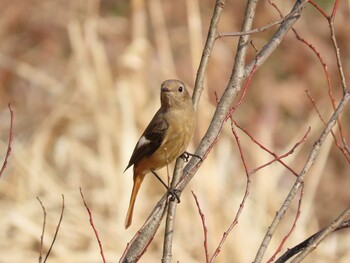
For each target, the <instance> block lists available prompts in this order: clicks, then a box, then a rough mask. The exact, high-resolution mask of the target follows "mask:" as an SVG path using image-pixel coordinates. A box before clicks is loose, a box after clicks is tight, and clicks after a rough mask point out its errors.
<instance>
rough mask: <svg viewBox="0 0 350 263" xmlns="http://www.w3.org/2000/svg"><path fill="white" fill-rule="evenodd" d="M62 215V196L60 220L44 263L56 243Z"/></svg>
mask: <svg viewBox="0 0 350 263" xmlns="http://www.w3.org/2000/svg"><path fill="white" fill-rule="evenodd" d="M63 213H64V195H63V194H62V210H61V216H60V219H59V221H58V224H57V227H56V232H55V235H54V236H53V239H52V242H51V245H50V248H49V250H48V251H47V254H46V257H45V259H44V263H45V262H46V260H47V259H48V257H49V255H50V253H51V250H52V248H53V245H54V244H55V242H56V239H57V235H58V231H59V229H60V226H61V223H62V219H63Z"/></svg>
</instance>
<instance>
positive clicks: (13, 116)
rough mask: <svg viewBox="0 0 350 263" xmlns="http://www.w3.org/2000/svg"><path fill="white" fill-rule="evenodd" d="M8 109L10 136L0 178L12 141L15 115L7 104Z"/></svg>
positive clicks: (9, 153) (10, 150) (0, 174)
mask: <svg viewBox="0 0 350 263" xmlns="http://www.w3.org/2000/svg"><path fill="white" fill-rule="evenodd" d="M8 108H9V110H10V134H9V140H8V145H7V151H6V155H5V160H4V162H3V164H2V167H1V170H0V178H1V176H2V173H3V172H4V170H5V168H6V166H7V160H8V158H9V156H10V155H11V152H12V146H11V145H12V140H13V122H14V119H15V115H14V113H13V110H12V108H11V103H9V104H8Z"/></svg>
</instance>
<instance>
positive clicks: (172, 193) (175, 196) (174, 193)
mask: <svg viewBox="0 0 350 263" xmlns="http://www.w3.org/2000/svg"><path fill="white" fill-rule="evenodd" d="M168 193H169V195H170V196H171V197H170V201H172V202H174V201H175V199H176V200H177V203H180V197H179V193H180V191H179V190H177V189H170V188H169V189H168Z"/></svg>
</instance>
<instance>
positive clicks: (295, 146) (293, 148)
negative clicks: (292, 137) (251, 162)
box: [249, 127, 311, 174]
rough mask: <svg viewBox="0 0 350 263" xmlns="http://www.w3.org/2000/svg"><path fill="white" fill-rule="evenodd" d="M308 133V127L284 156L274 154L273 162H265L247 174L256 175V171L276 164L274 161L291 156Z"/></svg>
mask: <svg viewBox="0 0 350 263" xmlns="http://www.w3.org/2000/svg"><path fill="white" fill-rule="evenodd" d="M310 131H311V128H310V127H309V129H308V130H307V132H306V133H305V135H304V137H303V138H302V139H301V140H300V141H298V142H297V143H296V144H295V145H294V146H293V147H292V149H290V150H289V151H288V152H286V153H285V154H282V155H280V156H276V154H274V156H275V158H274V159H273V160H271V161H269V162H267V163H265V164H263V165H261V166H259V167H257V168H255V169H253V170H251V171H250V172H249V174H254V173H256V172H257V171H259V170H260V169H262V168H264V167H266V166H268V165H270V164H272V163H274V162H276V161H279V160H281V159H283V158H286V157H287V156H289V155H291V154H292V153H293V152H294V151H295V149H296V148H297V147H298V146H299V145H300V144H302V143H303V142H305V141H306V138H307V136H308V135H309V133H310Z"/></svg>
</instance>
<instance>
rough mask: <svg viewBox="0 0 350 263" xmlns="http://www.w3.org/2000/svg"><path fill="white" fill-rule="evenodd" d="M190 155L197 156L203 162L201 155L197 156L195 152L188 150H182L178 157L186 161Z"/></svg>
mask: <svg viewBox="0 0 350 263" xmlns="http://www.w3.org/2000/svg"><path fill="white" fill-rule="evenodd" d="M190 156H192V157H197V158H198V159H199V160H200V161H201V162H203V159H202V157H200V156H198V155H196V154H193V153H189V152H183V154H181V155H180V158H181V159H182V160H184V161H185V162H188V159H189V158H190Z"/></svg>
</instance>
